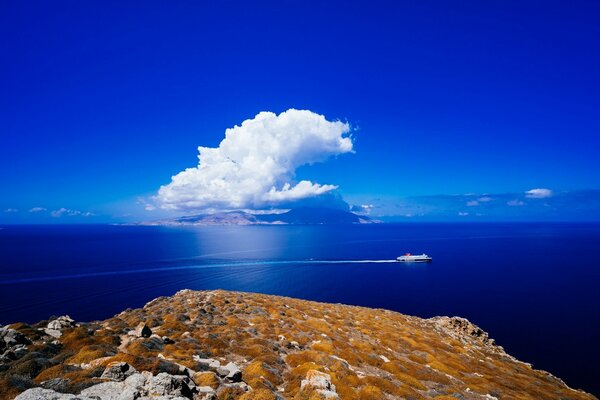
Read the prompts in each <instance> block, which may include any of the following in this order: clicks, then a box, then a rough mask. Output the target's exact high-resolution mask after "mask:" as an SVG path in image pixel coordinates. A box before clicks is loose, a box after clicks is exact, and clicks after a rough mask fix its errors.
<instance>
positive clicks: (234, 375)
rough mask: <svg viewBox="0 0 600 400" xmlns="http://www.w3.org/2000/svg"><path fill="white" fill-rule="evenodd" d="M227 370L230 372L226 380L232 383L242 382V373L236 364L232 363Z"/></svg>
mask: <svg viewBox="0 0 600 400" xmlns="http://www.w3.org/2000/svg"><path fill="white" fill-rule="evenodd" d="M225 369H226V370H227V371H229V372H228V373H227V375H226V378H227V379H229V380H230V381H231V382H240V381H241V380H242V371H241V370H240V368H239V367H238V366H237V365H236V364H234V363H232V362H230V363H228V364H227V365H226V366H225Z"/></svg>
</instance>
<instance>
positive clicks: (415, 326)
mask: <svg viewBox="0 0 600 400" xmlns="http://www.w3.org/2000/svg"><path fill="white" fill-rule="evenodd" d="M140 323H145V324H146V325H147V326H148V327H149V328H150V329H151V330H152V336H151V337H135V336H132V335H130V334H129V333H130V332H132V331H133V330H134V329H135V328H136V327H137V326H138V324H140ZM443 323H445V320H442V322H439V321H437V322H436V321H433V320H424V319H421V318H416V317H409V316H405V315H402V314H398V313H394V312H390V311H386V310H375V309H368V308H362V307H351V306H344V305H339V304H323V303H315V302H308V301H303V300H297V299H291V298H284V297H275V296H266V295H260V294H251V293H237V292H226V291H210V292H191V291H183V292H180V293H178V294H177V295H175V296H173V297H170V298H159V299H156V300H154V301H152V302H150V303H149V304H147V305H146V306H145V307H144V308H141V309H135V310H127V311H124V312H123V313H121V314H119V315H117V316H115V317H113V318H110V319H108V320H106V321H103V322H96V323H90V324H80V326H78V327H73V328H68V329H65V331H64V332H63V335H62V337H60V338H59V339H58V343H56V344H52V343H51V342H52V341H53V340H54V339H52V340H50V339H49V338H48V337H47V336H44V334H43V332H42V331H40V329H39V328H40V326H41V325H36V326H30V325H26V324H13V325H11V326H12V327H13V328H12V329H15V330H18V331H19V332H20V333H22V334H23V335H25V336H26V337H27V338H28V339H29V340H30V341H31V342H32V343H31V344H29V345H28V353H27V354H26V355H24V356H22V357H21V358H18V359H16V360H10V361H8V362H7V361H3V363H4V364H3V365H2V366H1V368H0V399H9V398H13V397H14V396H15V395H16V394H17V393H19V392H20V391H23V390H25V389H27V388H29V387H32V386H35V385H40V384H42V383H43V382H45V381H48V380H51V379H56V378H63V379H67V380H66V381H65V382H64V385H65V388H66V390H67V391H69V392H72V393H76V392H77V391H78V390H81V388H84V387H86V386H89V385H92V384H94V383H97V382H99V380H98V379H99V376H100V375H101V374H102V371H103V370H104V368H105V366H106V365H108V364H109V363H111V362H116V361H122V362H127V363H129V364H130V365H131V366H133V367H134V368H135V369H137V370H138V371H150V372H152V373H153V374H158V373H160V372H167V373H169V374H182V373H184V372H182V371H184V369H185V368H189V369H190V370H193V371H192V374H191V375H190V376H191V378H192V379H193V380H194V381H195V383H196V385H198V386H209V387H211V388H213V389H216V390H217V396H218V399H243V400H275V399H276V398H277V397H276V395H275V394H276V393H278V394H279V395H280V396H283V397H284V398H288V399H320V398H323V395H322V394H320V392H319V391H318V390H315V389H314V388H313V389H310V388H306V389H302V388H301V384H302V381H303V380H304V379H305V378H306V376H307V373H308V372H309V371H319V372H323V373H325V374H327V375H328V376H329V377H330V379H331V383H332V384H333V385H334V386H335V388H336V393H337V395H338V396H339V397H340V398H342V399H360V400H369V399H377V400H379V399H401V398H405V399H421V398H436V399H441V400H443V399H456V398H457V397H456V396H454V395H455V394H464V393H467V392H466V391H467V388H468V393H469V396H475V395H480V396H485V395H487V394H490V395H493V396H495V397H498V398H519V399H540V398H548V399H550V398H565V399H567V398H568V399H574V400H577V399H592V398H593V397H592V396H591V395H588V394H586V393H583V392H579V391H574V390H572V389H570V388H568V387H567V386H566V385H564V384H563V383H562V382H561V381H559V380H558V379H556V378H554V377H552V376H550V375H549V374H547V373H545V372H543V371H537V370H534V369H532V368H531V366H529V365H528V364H524V363H521V362H518V361H516V360H514V359H513V358H512V357H510V356H508V355H506V354H505V353H504V351H503V350H502V349H501V348H499V347H497V346H495V345H494V344H493V343H492V342H483V340H482V339H481V337H476V336H470V335H468V334H465V333H461V332H458V333H457V332H454V331H452V330H451V329H450V328H446V327H445V325H444V324H443ZM460 323H461V324H463V325H464V324H465V322H464V321H462V322H460ZM449 326H452V324H449ZM167 338H168V340H167ZM484 339H485V340H487V339H486V337H484ZM193 356H198V357H200V358H208V357H211V358H214V359H216V360H220V361H221V362H222V363H225V362H229V361H233V362H235V363H236V364H237V365H240V368H241V370H242V377H243V378H242V379H243V380H244V382H246V383H247V384H248V385H249V386H250V387H252V388H253V390H252V391H249V392H245V391H243V390H240V388H239V387H229V386H223V385H222V384H221V380H220V379H219V378H218V377H217V375H216V374H215V373H214V372H213V371H207V370H206V368H205V367H203V366H202V365H200V364H199V363H198V362H196V361H194V358H193ZM222 365H223V364H222ZM194 371H195V372H194ZM469 398H475V397H469Z"/></svg>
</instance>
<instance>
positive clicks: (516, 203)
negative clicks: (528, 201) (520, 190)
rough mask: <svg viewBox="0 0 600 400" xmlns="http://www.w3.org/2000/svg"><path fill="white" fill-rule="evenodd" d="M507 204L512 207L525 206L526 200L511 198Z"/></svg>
mask: <svg viewBox="0 0 600 400" xmlns="http://www.w3.org/2000/svg"><path fill="white" fill-rule="evenodd" d="M506 205H508V206H511V207H519V206H524V205H525V202H524V201H521V200H516V199H515V200H509V201H507V202H506Z"/></svg>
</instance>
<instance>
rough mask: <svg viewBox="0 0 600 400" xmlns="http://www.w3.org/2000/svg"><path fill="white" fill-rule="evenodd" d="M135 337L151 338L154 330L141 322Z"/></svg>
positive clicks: (136, 329)
mask: <svg viewBox="0 0 600 400" xmlns="http://www.w3.org/2000/svg"><path fill="white" fill-rule="evenodd" d="M133 334H134V336H137V337H145V338H149V337H150V336H152V329H150V328H149V327H148V325H146V324H145V323H144V322H140V323H139V324H138V326H137V327H136V328H135V329H134V331H133Z"/></svg>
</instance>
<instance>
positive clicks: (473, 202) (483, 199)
mask: <svg viewBox="0 0 600 400" xmlns="http://www.w3.org/2000/svg"><path fill="white" fill-rule="evenodd" d="M492 200H494V199H493V198H491V197H489V196H483V197H480V198H478V199H477V200H470V201H467V206H469V207H475V206H478V205H480V204H481V203H487V202H489V201H492Z"/></svg>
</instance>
